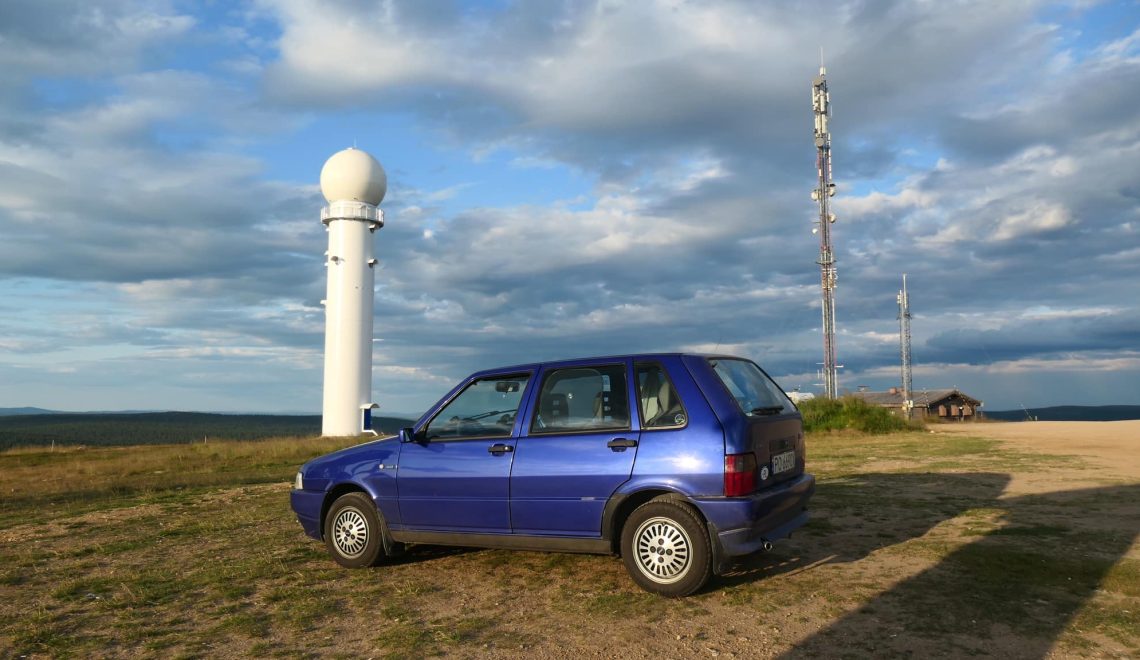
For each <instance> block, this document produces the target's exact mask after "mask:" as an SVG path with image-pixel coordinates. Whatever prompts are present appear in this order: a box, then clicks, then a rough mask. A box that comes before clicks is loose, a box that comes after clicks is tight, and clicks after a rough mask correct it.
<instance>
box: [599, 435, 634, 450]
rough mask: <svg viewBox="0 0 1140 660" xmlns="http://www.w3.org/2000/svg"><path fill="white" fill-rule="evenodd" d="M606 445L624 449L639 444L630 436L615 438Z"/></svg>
mask: <svg viewBox="0 0 1140 660" xmlns="http://www.w3.org/2000/svg"><path fill="white" fill-rule="evenodd" d="M606 446H607V447H609V448H610V449H612V450H614V451H622V450H625V449H628V448H630V447H636V446H637V440H630V439H629V438H614V439H613V440H610V441H609V442H607V443H606Z"/></svg>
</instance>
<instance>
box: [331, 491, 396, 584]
mask: <svg viewBox="0 0 1140 660" xmlns="http://www.w3.org/2000/svg"><path fill="white" fill-rule="evenodd" d="M380 534H381V531H380V516H379V515H378V514H377V513H376V507H375V505H373V504H372V501H371V500H369V499H368V496H366V495H365V494H364V493H346V494H344V495H341V496H340V497H338V498H337V499H336V501H335V502H333V505H332V507H330V508H329V513H328V515H327V516H325V546H326V547H328V550H329V554H330V555H332V558H333V559H334V560H336V563H338V564H340V565H341V566H344V567H346V568H364V567H365V566H373V565H375V564H376V562H378V561H379V560H380V557H381V556H382V555H383V554H384V543H383V541H382V539H381V538H380Z"/></svg>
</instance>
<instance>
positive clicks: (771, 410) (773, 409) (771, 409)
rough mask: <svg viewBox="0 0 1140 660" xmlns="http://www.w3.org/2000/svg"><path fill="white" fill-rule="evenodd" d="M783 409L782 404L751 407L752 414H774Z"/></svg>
mask: <svg viewBox="0 0 1140 660" xmlns="http://www.w3.org/2000/svg"><path fill="white" fill-rule="evenodd" d="M783 410H784V407H783V406H762V407H760V408H753V409H752V413H751V414H753V415H776V414H779V413H780V412H782V411H783Z"/></svg>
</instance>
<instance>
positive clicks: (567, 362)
mask: <svg viewBox="0 0 1140 660" xmlns="http://www.w3.org/2000/svg"><path fill="white" fill-rule="evenodd" d="M662 357H696V358H705V359H721V360H726V359H727V360H742V359H745V358H741V357H738V356H735V355H722V354H715V353H679V352H666V353H628V354H625V355H599V356H594V357H577V358H567V359H562V360H545V361H543V362H530V363H526V364H513V365H510V366H505V367H495V368H493V369H483V370H482V371H477V372H475V373H474V374H472V377H483V376H492V375H497V374H509V373H512V372H521V371H536V370H538V368H539V367H543V366H545V367H573V366H577V365H580V364H594V363H598V362H624V361H625V360H629V359H633V360H652V359H656V358H662Z"/></svg>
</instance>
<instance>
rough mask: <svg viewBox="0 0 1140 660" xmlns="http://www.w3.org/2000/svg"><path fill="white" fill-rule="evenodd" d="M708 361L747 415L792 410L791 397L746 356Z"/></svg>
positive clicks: (773, 413)
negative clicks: (744, 358) (738, 358)
mask: <svg viewBox="0 0 1140 660" xmlns="http://www.w3.org/2000/svg"><path fill="white" fill-rule="evenodd" d="M709 365H710V366H711V367H712V368H713V371H715V372H716V375H717V376H718V377H719V378H720V382H722V383H724V386H725V388H726V389H727V390H728V393H729V394H731V395H732V398H734V399H736V403H737V404H739V405H740V409H741V410H742V411H743V412H744V414H746V415H752V416H755V415H779V414H781V413H785V412H789V411H792V410H795V406H794V405H792V402H791V400H790V399H788V397H787V395H786V394H784V392H783V390H781V389H780V387H779V386H778V385H776V383H775V382H774V381H773V380H772V379H771V378H769V377H768V375H767V374H765V373H764V372H763V371H761V370H760V367H758V366H756V365H755V364H754V363H752V362H749V361H748V360H733V359H723V358H720V359H715V360H709Z"/></svg>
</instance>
